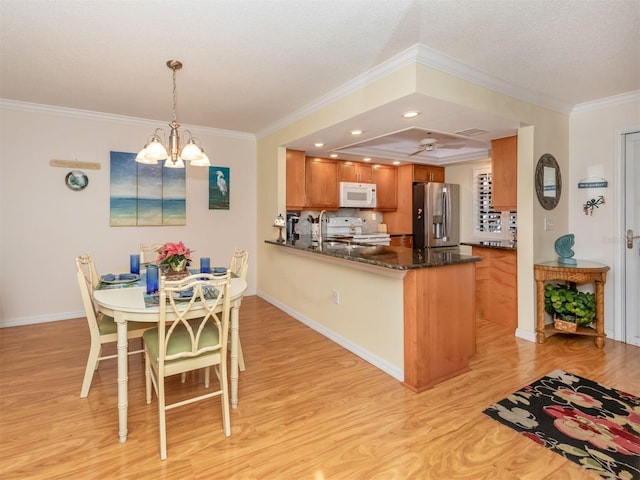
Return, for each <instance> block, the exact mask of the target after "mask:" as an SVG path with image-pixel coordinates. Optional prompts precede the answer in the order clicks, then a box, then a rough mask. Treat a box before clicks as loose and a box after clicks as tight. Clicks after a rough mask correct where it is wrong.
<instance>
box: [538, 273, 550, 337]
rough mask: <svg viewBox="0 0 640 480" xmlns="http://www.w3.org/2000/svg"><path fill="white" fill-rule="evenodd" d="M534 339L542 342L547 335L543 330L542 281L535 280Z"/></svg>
mask: <svg viewBox="0 0 640 480" xmlns="http://www.w3.org/2000/svg"><path fill="white" fill-rule="evenodd" d="M536 302H537V305H536V341H537V342H538V343H544V342H545V341H546V340H547V336H546V334H545V332H544V281H543V280H536Z"/></svg>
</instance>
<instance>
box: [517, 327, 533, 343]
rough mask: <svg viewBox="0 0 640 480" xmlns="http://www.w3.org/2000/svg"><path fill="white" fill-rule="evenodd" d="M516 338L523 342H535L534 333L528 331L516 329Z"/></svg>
mask: <svg viewBox="0 0 640 480" xmlns="http://www.w3.org/2000/svg"><path fill="white" fill-rule="evenodd" d="M516 337H518V338H522V339H523V340H528V341H530V342H533V343H535V342H536V332H530V331H529V330H522V329H521V328H516Z"/></svg>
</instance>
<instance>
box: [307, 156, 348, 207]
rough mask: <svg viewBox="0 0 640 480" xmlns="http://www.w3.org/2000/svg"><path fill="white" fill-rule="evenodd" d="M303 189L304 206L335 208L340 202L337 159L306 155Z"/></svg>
mask: <svg viewBox="0 0 640 480" xmlns="http://www.w3.org/2000/svg"><path fill="white" fill-rule="evenodd" d="M305 189H306V199H305V205H304V206H305V208H308V209H320V210H322V209H325V210H337V209H338V206H339V203H340V196H339V192H338V161H337V160H333V159H330V158H316V157H306V161H305Z"/></svg>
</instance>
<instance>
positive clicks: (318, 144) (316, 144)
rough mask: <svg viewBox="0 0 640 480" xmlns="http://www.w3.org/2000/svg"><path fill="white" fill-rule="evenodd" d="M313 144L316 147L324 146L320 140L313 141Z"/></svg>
mask: <svg viewBox="0 0 640 480" xmlns="http://www.w3.org/2000/svg"><path fill="white" fill-rule="evenodd" d="M313 146H314V147H318V148H320V147H324V143H322V142H318V143H314V144H313Z"/></svg>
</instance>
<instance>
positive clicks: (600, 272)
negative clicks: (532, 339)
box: [533, 260, 609, 348]
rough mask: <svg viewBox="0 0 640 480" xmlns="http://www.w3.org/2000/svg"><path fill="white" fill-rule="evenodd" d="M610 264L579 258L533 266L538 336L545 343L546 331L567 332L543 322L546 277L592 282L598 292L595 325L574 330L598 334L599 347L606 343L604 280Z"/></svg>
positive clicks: (549, 279) (577, 333) (593, 334)
mask: <svg viewBox="0 0 640 480" xmlns="http://www.w3.org/2000/svg"><path fill="white" fill-rule="evenodd" d="M608 271H609V267H608V266H607V265H603V264H601V263H595V262H587V261H584V260H578V264H577V265H564V264H562V263H558V262H557V261H554V262H546V263H536V264H535V265H534V266H533V273H534V278H535V280H536V300H537V306H536V310H537V312H536V313H537V318H536V340H537V342H538V343H544V342H545V340H546V337H547V334H549V333H550V334H554V333H567V332H565V331H563V330H558V329H556V328H555V327H554V326H553V324H551V325H546V326H545V324H544V314H545V310H544V284H545V282H547V281H551V280H559V281H565V282H572V283H577V284H581V283H593V284H594V289H595V296H596V328H595V330H594V329H593V328H589V327H581V326H578V329H577V330H576V331H575V332H573V333H574V334H575V335H590V336H595V339H594V343H595V344H596V347H598V348H602V347H604V337H605V335H604V284H605V282H606V278H607V272H608Z"/></svg>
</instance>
